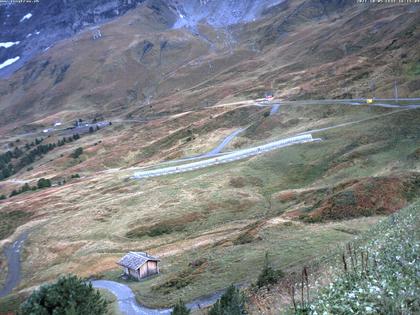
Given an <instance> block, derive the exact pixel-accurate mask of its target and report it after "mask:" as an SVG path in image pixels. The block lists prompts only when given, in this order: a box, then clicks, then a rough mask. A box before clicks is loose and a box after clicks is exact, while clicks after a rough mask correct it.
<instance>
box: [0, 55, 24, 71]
mask: <svg viewBox="0 0 420 315" xmlns="http://www.w3.org/2000/svg"><path fill="white" fill-rule="evenodd" d="M19 59H20V57H19V56H17V57H15V58H12V59H7V60H6V61H5V62H3V63H2V64H0V69H3V68H5V67H7V66H10V65H11V64H12V63H15V62H16V61H18V60H19Z"/></svg>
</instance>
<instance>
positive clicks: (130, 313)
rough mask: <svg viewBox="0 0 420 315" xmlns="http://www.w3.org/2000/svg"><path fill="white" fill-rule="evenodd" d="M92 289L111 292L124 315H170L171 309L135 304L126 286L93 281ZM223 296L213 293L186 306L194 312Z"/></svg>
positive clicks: (221, 292) (132, 294)
mask: <svg viewBox="0 0 420 315" xmlns="http://www.w3.org/2000/svg"><path fill="white" fill-rule="evenodd" d="M91 283H92V285H93V287H94V288H97V289H105V290H108V291H109V292H111V293H112V294H113V295H115V297H116V298H117V301H118V306H119V308H120V311H121V312H122V313H123V314H126V315H167V314H171V311H172V309H171V308H167V309H151V308H147V307H145V306H142V305H140V304H138V303H137V300H136V297H135V294H134V292H133V291H132V290H131V289H130V288H129V287H128V286H126V285H124V284H121V283H118V282H114V281H108V280H94V281H92V282H91ZM222 294H223V291H218V292H215V293H214V294H212V295H210V296H207V297H202V298H199V299H197V300H194V301H193V302H191V303H188V304H187V307H188V308H189V309H192V310H195V309H199V308H202V307H207V306H210V305H212V304H214V303H215V302H216V301H217V300H218V299H219V298H220V297H221V296H222Z"/></svg>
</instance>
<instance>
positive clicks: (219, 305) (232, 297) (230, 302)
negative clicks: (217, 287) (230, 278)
mask: <svg viewBox="0 0 420 315" xmlns="http://www.w3.org/2000/svg"><path fill="white" fill-rule="evenodd" d="M242 314H246V312H245V297H244V295H243V294H242V293H241V292H240V290H239V289H237V288H236V287H235V286H234V285H233V284H232V285H231V286H230V287H229V288H228V289H227V290H226V292H225V293H224V294H223V295H222V297H221V298H220V299H219V300H218V301H217V302H216V303H215V304H214V305H213V306H212V307H211V308H210V311H209V315H242Z"/></svg>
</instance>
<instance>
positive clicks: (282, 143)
mask: <svg viewBox="0 0 420 315" xmlns="http://www.w3.org/2000/svg"><path fill="white" fill-rule="evenodd" d="M319 140H320V139H314V138H313V137H312V135H311V134H306V135H300V136H296V137H291V138H287V139H282V140H278V141H274V142H270V143H268V144H264V145H261V146H258V147H254V148H249V149H243V150H239V151H237V152H232V153H228V154H226V155H223V156H220V157H215V158H210V159H207V160H203V161H199V162H194V163H188V164H183V165H179V166H171V167H165V168H161V169H157V170H150V171H140V172H136V173H134V175H133V176H132V178H133V179H142V178H149V177H157V176H164V175H170V174H178V173H184V172H189V171H195V170H198V169H201V168H205V167H209V166H212V165H219V164H224V163H230V162H233V161H237V160H242V159H246V158H248V157H251V156H255V155H259V154H263V153H265V152H269V151H273V150H275V149H278V148H282V147H286V146H289V145H293V144H298V143H306V142H313V141H319Z"/></svg>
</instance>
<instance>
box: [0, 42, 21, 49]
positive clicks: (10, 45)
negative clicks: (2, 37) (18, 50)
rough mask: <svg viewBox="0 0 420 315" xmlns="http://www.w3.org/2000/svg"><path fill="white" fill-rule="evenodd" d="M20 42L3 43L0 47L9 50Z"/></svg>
mask: <svg viewBox="0 0 420 315" xmlns="http://www.w3.org/2000/svg"><path fill="white" fill-rule="evenodd" d="M19 44H20V42H19V41H17V42H5V43H0V47H4V48H9V47H12V46H13V45H19Z"/></svg>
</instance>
